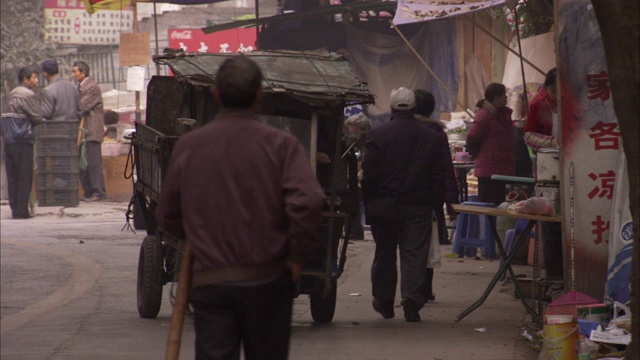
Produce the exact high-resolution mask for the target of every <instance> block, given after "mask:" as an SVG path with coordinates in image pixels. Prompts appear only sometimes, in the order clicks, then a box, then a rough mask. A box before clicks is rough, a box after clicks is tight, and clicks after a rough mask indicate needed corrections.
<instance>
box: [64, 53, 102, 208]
mask: <svg viewBox="0 0 640 360" xmlns="http://www.w3.org/2000/svg"><path fill="white" fill-rule="evenodd" d="M71 76H72V77H73V80H74V81H75V82H76V83H77V84H78V91H79V92H80V107H81V108H82V118H83V119H84V126H83V129H84V151H86V154H82V151H81V153H80V156H86V159H87V161H86V164H87V166H86V168H85V169H82V168H80V184H81V185H82V189H83V190H84V199H82V200H85V201H100V200H105V199H106V198H107V191H106V187H105V181H104V172H103V169H102V141H103V140H104V130H105V129H104V108H103V102H102V90H100V86H99V85H98V83H97V82H95V81H94V80H93V79H92V78H91V77H89V65H87V63H85V62H83V61H76V62H75V63H74V64H73V66H72V67H71Z"/></svg>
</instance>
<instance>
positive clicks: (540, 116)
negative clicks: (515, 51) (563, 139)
mask: <svg viewBox="0 0 640 360" xmlns="http://www.w3.org/2000/svg"><path fill="white" fill-rule="evenodd" d="M559 126H560V125H559V124H558V105H557V104H556V69H555V68H553V69H551V70H549V72H548V73H547V75H546V76H545V79H544V85H543V87H542V89H540V91H539V92H538V94H537V95H536V97H535V98H534V99H533V101H531V104H530V105H529V114H527V124H526V125H525V127H524V140H525V141H526V143H527V145H529V146H530V147H531V148H533V149H534V150H536V151H537V150H539V149H541V148H557V147H558V140H557V139H556V138H557V137H558V128H559Z"/></svg>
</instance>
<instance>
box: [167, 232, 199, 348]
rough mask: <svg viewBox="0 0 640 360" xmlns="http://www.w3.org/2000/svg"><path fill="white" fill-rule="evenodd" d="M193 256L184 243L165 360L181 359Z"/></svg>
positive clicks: (186, 243) (189, 247)
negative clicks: (181, 344)
mask: <svg viewBox="0 0 640 360" xmlns="http://www.w3.org/2000/svg"><path fill="white" fill-rule="evenodd" d="M192 265H193V256H192V255H191V246H189V243H188V242H186V241H185V242H184V245H183V246H182V256H181V257H180V269H179V270H178V289H177V290H176V298H175V303H174V304H173V313H172V314H171V323H170V324H169V339H168V340H167V353H166V356H165V360H178V359H179V357H180V343H181V339H182V328H183V327H184V317H185V312H186V311H187V306H188V304H189V289H190V288H191V266H192Z"/></svg>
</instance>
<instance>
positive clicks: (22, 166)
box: [1, 66, 43, 219]
mask: <svg viewBox="0 0 640 360" xmlns="http://www.w3.org/2000/svg"><path fill="white" fill-rule="evenodd" d="M18 81H19V82H20V85H18V86H17V87H16V88H15V89H13V90H11V92H10V93H9V99H8V100H7V102H6V103H5V104H4V108H3V109H2V120H1V122H2V139H3V141H4V153H5V167H6V169H7V181H8V183H9V184H8V185H9V186H8V188H9V189H8V190H9V205H10V207H11V213H12V216H13V218H14V219H27V218H30V217H31V214H29V195H30V194H31V186H32V184H33V143H34V142H35V132H34V129H33V127H34V126H36V125H38V124H40V123H42V121H43V119H42V109H41V108H40V101H39V100H38V97H37V95H36V93H35V92H34V90H35V89H36V88H37V87H38V69H37V68H36V67H33V66H27V67H25V68H22V69H20V71H19V72H18Z"/></svg>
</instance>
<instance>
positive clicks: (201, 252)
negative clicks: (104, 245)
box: [157, 55, 324, 360]
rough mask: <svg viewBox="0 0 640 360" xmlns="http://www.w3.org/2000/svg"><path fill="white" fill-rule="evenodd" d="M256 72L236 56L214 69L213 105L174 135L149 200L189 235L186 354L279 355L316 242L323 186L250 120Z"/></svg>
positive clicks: (296, 154)
mask: <svg viewBox="0 0 640 360" xmlns="http://www.w3.org/2000/svg"><path fill="white" fill-rule="evenodd" d="M261 83H262V72H261V71H260V68H259V67H258V65H257V64H256V63H255V62H253V61H252V60H250V59H248V58H247V57H244V56H242V55H237V56H234V57H232V58H230V59H228V60H226V61H225V62H224V63H222V65H221V66H220V68H219V70H218V73H217V74H216V88H215V90H214V95H215V97H216V99H217V101H218V102H219V103H220V104H222V107H223V110H222V111H221V112H220V113H219V114H218V115H217V117H216V119H215V120H214V121H212V122H210V123H209V124H207V125H205V126H203V127H202V128H200V129H197V130H194V131H192V132H190V133H188V134H186V135H183V136H182V138H181V139H180V140H179V141H178V143H177V144H176V146H175V148H174V150H173V153H172V158H171V164H170V167H169V170H168V173H167V175H166V178H165V180H164V182H163V184H162V186H163V187H162V193H161V196H160V202H159V204H158V209H157V219H158V224H159V226H160V228H162V229H164V231H166V232H168V233H170V234H172V235H174V236H176V237H178V238H183V239H186V241H188V242H189V243H190V244H191V247H192V249H193V253H194V265H193V269H192V274H193V277H192V286H193V287H192V289H191V295H190V298H191V304H192V306H193V308H194V312H195V324H194V325H195V330H196V358H197V359H202V360H203V359H239V356H240V344H241V343H242V344H243V349H244V355H245V358H246V359H264V358H265V357H266V358H269V359H286V358H287V356H288V350H289V337H290V331H291V312H292V305H293V295H294V283H295V282H296V281H297V280H298V277H299V276H300V271H301V268H302V264H303V263H304V261H305V257H306V255H307V253H308V252H309V250H310V249H312V248H313V247H316V246H318V245H319V243H320V239H319V236H318V231H319V227H320V225H321V223H322V204H323V202H324V194H323V192H322V189H321V188H320V185H319V184H318V182H317V180H316V178H315V176H314V174H313V172H312V171H311V166H310V164H309V160H308V157H307V156H306V154H305V151H304V148H303V147H302V145H301V144H300V142H299V141H298V140H297V139H296V138H295V137H293V136H292V135H291V134H288V133H286V132H284V131H282V130H279V129H276V128H272V127H270V126H269V125H267V124H265V123H263V122H262V121H260V119H259V118H258V117H256V115H255V114H254V113H253V111H252V109H255V106H256V105H257V104H258V102H259V100H260V99H261V97H262V88H261Z"/></svg>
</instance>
